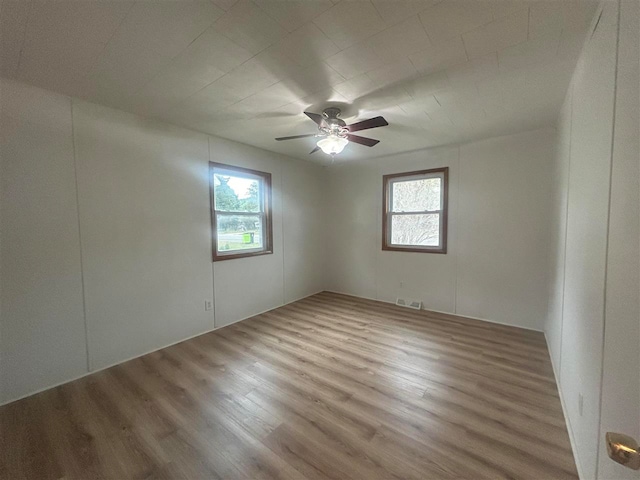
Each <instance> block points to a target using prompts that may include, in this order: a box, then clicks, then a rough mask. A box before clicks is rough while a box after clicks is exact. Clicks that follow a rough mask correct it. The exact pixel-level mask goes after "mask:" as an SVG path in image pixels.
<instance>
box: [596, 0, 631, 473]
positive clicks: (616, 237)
mask: <svg viewBox="0 0 640 480" xmlns="http://www.w3.org/2000/svg"><path fill="white" fill-rule="evenodd" d="M618 38H619V46H618V69H617V76H616V103H615V116H614V122H615V128H614V138H613V151H612V154H613V156H612V169H611V204H610V209H609V211H610V216H609V245H608V255H607V283H606V297H605V300H606V309H605V330H604V358H603V366H602V368H603V372H602V407H601V415H600V436H599V439H600V441H599V448H600V452H599V456H598V460H599V461H598V478H601V479H623V478H624V479H629V480H631V479H636V480H638V479H640V474H639V472H637V471H636V472H634V471H633V470H630V469H628V468H624V467H622V466H620V465H618V464H617V463H614V462H612V461H611V460H609V458H607V452H606V446H605V443H604V442H603V441H602V439H604V437H605V434H606V432H622V433H625V434H627V435H631V436H633V437H634V438H636V439H637V440H640V372H639V369H638V366H640V298H639V297H640V248H639V247H640V245H639V241H638V240H639V239H640V65H639V63H640V1H638V0H623V1H622V2H621V3H620V31H619V37H618ZM634 374H635V375H634Z"/></svg>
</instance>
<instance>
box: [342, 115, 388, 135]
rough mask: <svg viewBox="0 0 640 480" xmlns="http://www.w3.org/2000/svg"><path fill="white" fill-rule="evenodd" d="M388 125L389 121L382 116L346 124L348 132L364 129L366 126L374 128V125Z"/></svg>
mask: <svg viewBox="0 0 640 480" xmlns="http://www.w3.org/2000/svg"><path fill="white" fill-rule="evenodd" d="M387 125H389V123H388V122H387V121H386V120H385V119H384V117H374V118H370V119H369V120H363V121H361V122H358V123H354V124H352V125H347V130H349V131H350V132H357V131H358V130H366V129H367V128H376V127H385V126H387Z"/></svg>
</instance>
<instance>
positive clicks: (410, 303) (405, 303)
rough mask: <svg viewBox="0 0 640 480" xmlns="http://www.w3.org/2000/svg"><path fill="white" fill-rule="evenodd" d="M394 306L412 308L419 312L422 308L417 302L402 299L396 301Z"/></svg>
mask: <svg viewBox="0 0 640 480" xmlns="http://www.w3.org/2000/svg"><path fill="white" fill-rule="evenodd" d="M396 305H398V306H399V307H407V308H413V309H414V310H420V309H421V308H422V302H419V301H417V300H406V299H404V298H398V299H396Z"/></svg>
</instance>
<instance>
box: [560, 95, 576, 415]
mask: <svg viewBox="0 0 640 480" xmlns="http://www.w3.org/2000/svg"><path fill="white" fill-rule="evenodd" d="M572 140H573V83H571V85H570V86H569V152H568V155H569V158H568V159H567V205H566V207H565V209H564V247H563V249H562V295H561V298H560V351H559V352H558V386H559V387H560V386H561V385H562V350H563V348H562V339H563V337H564V297H565V292H566V287H567V238H568V236H569V194H570V192H569V190H570V187H571V150H572V148H571V144H572ZM567 418H569V417H567Z"/></svg>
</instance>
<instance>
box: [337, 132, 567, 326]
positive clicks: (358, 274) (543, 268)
mask: <svg viewBox="0 0 640 480" xmlns="http://www.w3.org/2000/svg"><path fill="white" fill-rule="evenodd" d="M554 138H555V131H554V130H553V129H542V130H537V131H533V132H526V133H521V134H517V135H510V136H505V137H499V138H493V139H488V140H483V141H480V142H474V143H470V144H465V145H461V146H459V147H458V146H454V147H444V148H438V149H430V150H422V151H417V152H411V153H407V154H403V155H397V156H394V157H383V158H379V159H374V160H371V161H370V162H362V163H359V164H357V165H344V166H336V167H335V168H332V169H331V170H330V171H329V201H328V204H329V205H328V212H327V216H328V235H329V238H328V244H329V249H330V251H331V252H332V254H331V257H330V266H329V280H328V286H329V288H330V289H331V290H335V291H339V292H344V293H349V294H353V295H359V296H364V297H369V298H375V299H379V300H383V301H390V302H392V301H395V299H396V297H398V296H406V297H409V298H413V299H418V300H421V301H422V302H423V303H424V308H426V309H430V310H437V311H442V312H448V313H456V314H459V315H464V316H470V317H476V318H482V319H487V320H491V321H496V322H501V323H508V324H512V325H519V326H523V327H526V328H532V329H537V330H542V328H543V327H544V319H545V318H546V310H547V297H548V294H547V286H546V285H547V283H546V282H547V279H548V278H547V263H548V262H547V255H548V254H547V248H548V237H549V221H548V218H549V217H548V213H549V212H548V211H549V208H550V206H551V201H550V198H549V196H550V193H551V191H552V172H551V168H552V165H553V140H554ZM443 166H448V167H449V168H450V175H449V178H450V179H449V187H450V190H449V236H448V246H447V252H448V253H447V254H446V255H440V254H426V253H407V252H389V251H382V250H381V242H382V218H381V217H382V176H383V175H384V174H387V173H398V172H403V171H412V170H417V169H427V168H434V167H443ZM401 283H402V287H401Z"/></svg>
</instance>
